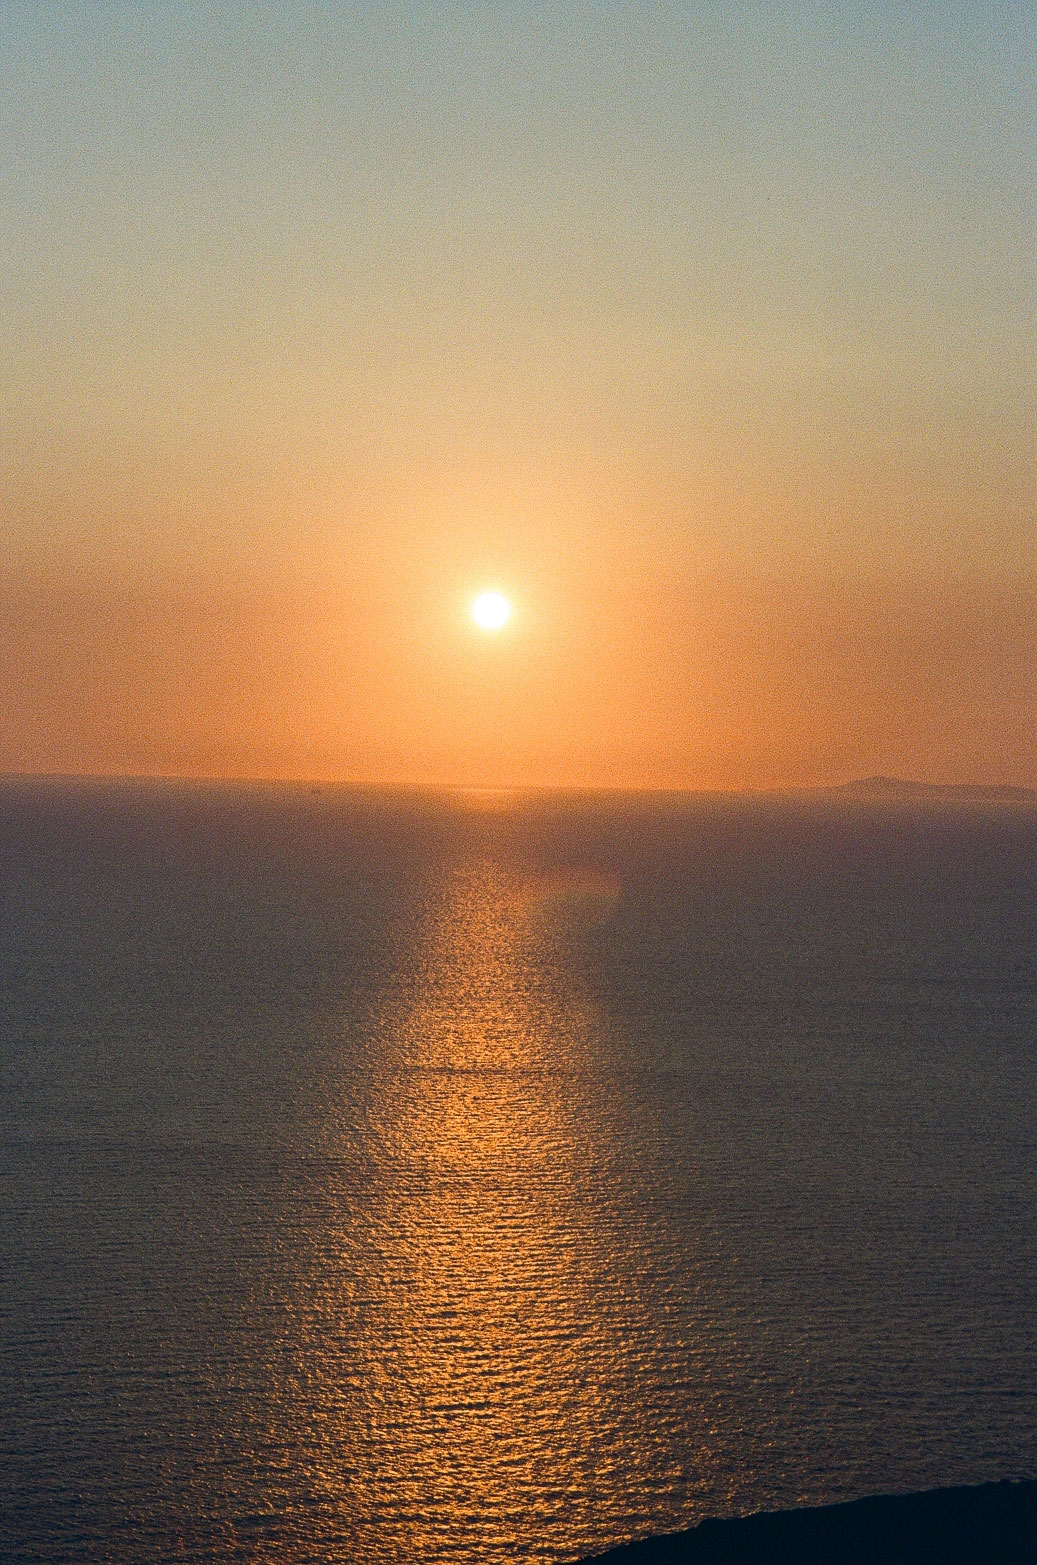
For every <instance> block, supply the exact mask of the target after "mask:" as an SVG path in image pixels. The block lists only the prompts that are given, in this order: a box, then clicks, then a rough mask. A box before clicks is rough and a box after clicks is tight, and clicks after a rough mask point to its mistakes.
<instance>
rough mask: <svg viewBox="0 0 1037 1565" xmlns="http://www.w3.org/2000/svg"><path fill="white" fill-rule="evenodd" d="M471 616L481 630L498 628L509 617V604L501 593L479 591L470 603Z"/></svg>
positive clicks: (505, 622)
mask: <svg viewBox="0 0 1037 1565" xmlns="http://www.w3.org/2000/svg"><path fill="white" fill-rule="evenodd" d="M472 618H473V619H474V620H475V623H476V624H477V625H479V626H481V627H482V629H483V630H500V629H501V627H502V626H504V625H506V624H507V623H508V620H509V619H510V618H511V604H510V603H509V602H508V600H507V598H506V597H505V596H504V594H503V593H500V592H481V593H480V594H479V596H478V597H477V598H476V600H475V602H474V603H473V604H472Z"/></svg>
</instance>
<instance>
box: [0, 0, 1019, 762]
mask: <svg viewBox="0 0 1037 1565" xmlns="http://www.w3.org/2000/svg"><path fill="white" fill-rule="evenodd" d="M0 81H2V84H3V85H2V86H0V140H2V144H3V146H4V148H5V153H4V158H3V160H2V164H0V200H2V221H0V231H2V241H0V242H2V253H0V275H2V283H0V287H2V309H3V326H4V329H3V333H2V345H0V383H2V398H3V404H2V405H3V417H2V420H0V482H2V494H0V504H2V511H0V526H2V530H3V535H4V540H5V544H4V570H3V575H2V581H0V714H2V715H0V769H6V770H13V771H72V772H115V773H123V772H130V773H161V774H170V773H172V774H187V775H203V776H284V777H310V776H312V777H321V778H333V779H342V780H356V781H376V782H378V781H385V782H390V781H391V782H414V783H425V782H437V783H441V782H457V783H486V784H516V783H550V784H565V783H576V784H583V785H595V784H599V785H605V786H636V787H651V786H667V787H674V786H675V787H758V786H774V785H796V784H804V783H815V782H838V781H842V780H844V779H846V778H848V777H851V776H854V775H858V774H861V773H865V774H866V773H871V772H878V771H881V772H887V773H900V774H903V775H910V776H914V777H918V778H924V779H928V780H931V781H937V782H955V781H964V782H978V783H985V782H999V781H1000V782H1006V783H1015V784H1023V785H1029V786H1037V740H1035V733H1037V700H1035V698H1037V683H1035V678H1037V676H1035V668H1037V630H1035V620H1037V614H1035V604H1037V593H1035V558H1037V555H1035V543H1037V528H1035V515H1037V506H1035V500H1037V481H1035V474H1037V460H1035V459H1037V438H1035V434H1037V420H1035V395H1034V386H1035V377H1034V368H1035V363H1037V354H1035V348H1037V343H1035V332H1034V326H1035V320H1037V308H1035V306H1037V262H1035V257H1037V194H1035V193H1037V91H1035V86H1034V84H1035V82H1037V13H1035V12H1034V9H1033V7H1032V6H1031V5H1029V4H1027V5H1022V4H1019V5H1010V4H1006V5H994V4H982V3H977V4H970V5H968V6H965V5H951V4H930V5H925V6H923V5H916V4H901V5H893V4H878V5H870V4H864V5H859V6H854V7H852V8H836V7H830V6H821V5H806V4H799V3H795V0H793V3H792V4H785V5H779V4H773V3H770V0H760V3H755V4H741V5H733V4H726V5H725V4H710V5H705V4H702V5H698V4H688V3H686V4H682V5H661V4H655V3H650V0H640V3H637V4H634V3H630V4H594V5H573V4H568V5H567V4H560V5H553V6H551V7H546V6H545V7H540V6H533V5H528V6H527V5H522V6H519V5H504V4H494V5H483V4H471V5H446V4H437V5H421V6H414V5H406V6H404V5H388V4H385V5H375V4H368V5H354V6H347V5H334V6H332V5H326V6H321V5H315V4H309V3H296V4H293V5H290V6H284V5H277V6H274V5H245V4H235V5H230V4H205V5H177V4H174V3H167V4H165V5H163V6H141V5H137V4H134V5H128V4H127V5H122V4H118V3H110V4H105V5H68V4H62V5H53V6H50V5H46V6H45V5H33V4H20V5H17V6H13V5H12V6H5V7H3V8H2V10H0ZM484 588H499V589H500V590H502V591H504V592H505V593H507V594H508V595H509V597H510V598H511V599H512V600H513V603H514V607H515V614H514V617H513V620H512V621H511V623H510V624H509V626H508V627H507V628H506V630H504V631H502V632H501V633H500V634H499V635H498V636H497V637H494V638H487V637H486V636H485V635H483V634H481V633H480V632H478V631H477V630H476V629H475V628H474V627H473V626H472V625H471V622H470V619H469V618H468V615H467V605H468V604H469V602H470V601H471V599H472V598H473V597H474V596H475V595H476V594H477V593H478V592H479V591H480V590H482V589H484Z"/></svg>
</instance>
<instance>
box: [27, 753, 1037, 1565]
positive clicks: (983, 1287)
mask: <svg viewBox="0 0 1037 1565" xmlns="http://www.w3.org/2000/svg"><path fill="white" fill-rule="evenodd" d="M0 851H2V854H3V875H2V888H3V904H2V917H3V927H2V973H0V979H2V982H0V994H2V998H0V1026H2V1037H3V1053H2V1071H3V1075H2V1098H0V1130H2V1137H3V1141H2V1153H0V1175H2V1196H3V1207H4V1224H3V1239H2V1246H3V1250H2V1268H3V1280H4V1290H3V1292H4V1307H3V1311H2V1314H0V1328H2V1332H3V1337H4V1345H3V1346H4V1351H3V1370H2V1374H3V1390H2V1413H3V1416H2V1419H0V1485H2V1490H0V1499H2V1503H0V1553H2V1554H3V1557H4V1558H5V1559H9V1560H12V1561H28V1560H30V1559H31V1560H34V1561H37V1562H46V1565H58V1562H62V1565H65V1562H69V1565H70V1562H73V1561H102V1560H103V1561H108V1562H112V1565H124V1562H125V1565H129V1562H134V1565H142V1562H143V1565H151V1562H157V1561H169V1562H172V1561H184V1560H196V1561H207V1562H208V1561H211V1562H216V1561H225V1560H232V1559H242V1560H256V1561H266V1560H271V1561H272V1560H277V1561H278V1562H279V1565H281V1562H283V1565H299V1562H302V1561H314V1562H316V1561H353V1560H361V1559H363V1560H365V1561H371V1562H373V1565H378V1562H391V1561H399V1560H404V1559H407V1560H417V1561H429V1562H439V1561H459V1562H475V1561H480V1562H483V1561H493V1560H504V1559H518V1560H533V1559H548V1560H550V1559H555V1560H571V1559H575V1558H577V1557H578V1556H580V1555H584V1554H589V1553H592V1552H594V1551H596V1550H602V1549H604V1548H606V1547H607V1546H609V1545H611V1544H615V1543H619V1542H622V1541H624V1540H626V1539H628V1538H632V1537H635V1536H639V1535H646V1534H648V1533H653V1532H665V1531H672V1530H675V1529H677V1528H679V1527H686V1526H689V1525H691V1524H693V1523H695V1522H696V1521H698V1520H700V1519H701V1518H703V1517H707V1516H724V1515H733V1514H742V1513H747V1512H750V1511H756V1510H762V1509H775V1508H787V1507H790V1506H795V1505H798V1504H820V1503H825V1502H831V1501H835V1500H840V1499H848V1498H853V1497H856V1496H859V1495H865V1494H869V1493H888V1492H892V1491H908V1490H914V1489H925V1488H931V1487H935V1486H938V1485H946V1484H963V1483H975V1482H980V1481H983V1480H988V1479H995V1478H1006V1477H1032V1476H1034V1475H1035V1474H1037V1391H1035V1382H1034V1377H1033V1373H1032V1366H1033V1351H1034V1313H1033V1298H1034V1285H1035V1282H1037V1276H1035V1272H1037V1237H1035V1236H1037V1185H1035V1174H1034V1170H1035V1168H1037V1156H1035V1154H1037V1129H1035V1125H1037V1116H1035V1115H1034V1113H1033V1104H1034V1100H1035V1087H1037V1044H1035V1038H1037V960H1035V952H1037V938H1035V937H1037V914H1035V907H1034V898H1033V887H1034V885H1035V884H1037V809H1034V807H1033V806H1032V805H1031V804H1027V803H1026V802H1016V803H1002V802H999V801H997V800H978V801H976V800H974V801H954V800H944V801H935V802H934V801H929V800H911V799H908V800H903V799H884V798H878V799H876V798H868V797H855V796H852V795H847V796H838V795H829V796H827V797H821V796H818V797H813V798H811V797H807V796H803V797H799V798H785V799H782V798H778V797H772V798H765V797H755V798H750V797H744V798H739V797H722V796H714V797H707V796H700V797H694V796H688V797H684V798H682V797H678V796H659V797H648V796H646V797H635V796H595V795H571V796H566V795H556V796H548V795H521V794H497V793H493V792H486V793H482V794H480V793H467V794H458V795H447V794H442V793H441V794H426V795H422V794H394V793H390V792H379V791H375V790H367V791H364V790H348V789H341V788H330V787H323V788H308V787H302V786H298V787H295V786H293V787H287V786H285V787H279V786H278V787H275V786H258V785H256V786H244V785H236V786H223V785H198V784H195V785H176V784H159V783H150V784H145V783H140V784H136V783H103V784H102V783H97V782H82V783H72V782H60V781H56V780H52V781H42V780H32V779H20V780H19V779H13V780H8V781H6V782H4V783H3V784H2V785H0Z"/></svg>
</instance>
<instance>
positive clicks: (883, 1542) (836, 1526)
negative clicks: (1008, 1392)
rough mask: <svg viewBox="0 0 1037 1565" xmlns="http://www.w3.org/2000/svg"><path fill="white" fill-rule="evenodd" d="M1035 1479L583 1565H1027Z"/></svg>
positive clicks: (719, 1529) (642, 1548) (764, 1522)
mask: <svg viewBox="0 0 1037 1565" xmlns="http://www.w3.org/2000/svg"><path fill="white" fill-rule="evenodd" d="M1035 1558H1037V1481H1034V1480H1031V1481H1029V1482H1020V1483H1011V1482H1007V1481H1006V1482H1002V1483H986V1484H977V1485H975V1486H974V1487H967V1488H957V1489H930V1490H927V1491H925V1492H924V1493H921V1494H902V1495H882V1496H877V1497H875V1498H872V1499H865V1500H850V1501H847V1502H845V1503H843V1504H841V1505H819V1506H803V1507H802V1508H800V1509H799V1510H795V1511H769V1512H764V1513H761V1514H758V1515H756V1516H741V1517H733V1518H731V1519H729V1520H725V1521H717V1520H710V1521H704V1522H700V1523H699V1525H698V1526H697V1527H691V1528H689V1530H688V1531H687V1532H675V1533H670V1534H668V1535H667V1536H665V1537H659V1538H645V1539H642V1540H641V1541H640V1542H637V1543H626V1544H621V1545H620V1547H619V1548H616V1549H610V1550H609V1551H608V1552H607V1553H606V1554H597V1555H595V1556H594V1558H593V1560H585V1561H584V1562H583V1565H765V1562H766V1565H995V1562H996V1565H1032V1562H1033V1560H1034V1559H1035Z"/></svg>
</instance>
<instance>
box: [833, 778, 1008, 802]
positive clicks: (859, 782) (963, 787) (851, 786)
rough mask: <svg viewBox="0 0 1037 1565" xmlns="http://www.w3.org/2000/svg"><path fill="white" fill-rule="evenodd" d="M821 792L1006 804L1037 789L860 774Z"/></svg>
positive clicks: (866, 796) (880, 797) (872, 796)
mask: <svg viewBox="0 0 1037 1565" xmlns="http://www.w3.org/2000/svg"><path fill="white" fill-rule="evenodd" d="M823 791H824V792H825V793H841V794H852V795H853V796H854V797H859V798H866V799H993V800H1003V801H1005V802H1006V803H1013V802H1031V801H1034V800H1037V788H1010V787H1007V786H1006V785H1003V784H1001V783H986V784H983V783H925V782H911V781H909V780H908V779H906V778H903V777H859V778H857V779H855V781H853V782H848V783H836V784H834V785H833V786H832V787H829V788H825V789H824V790H823Z"/></svg>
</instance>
